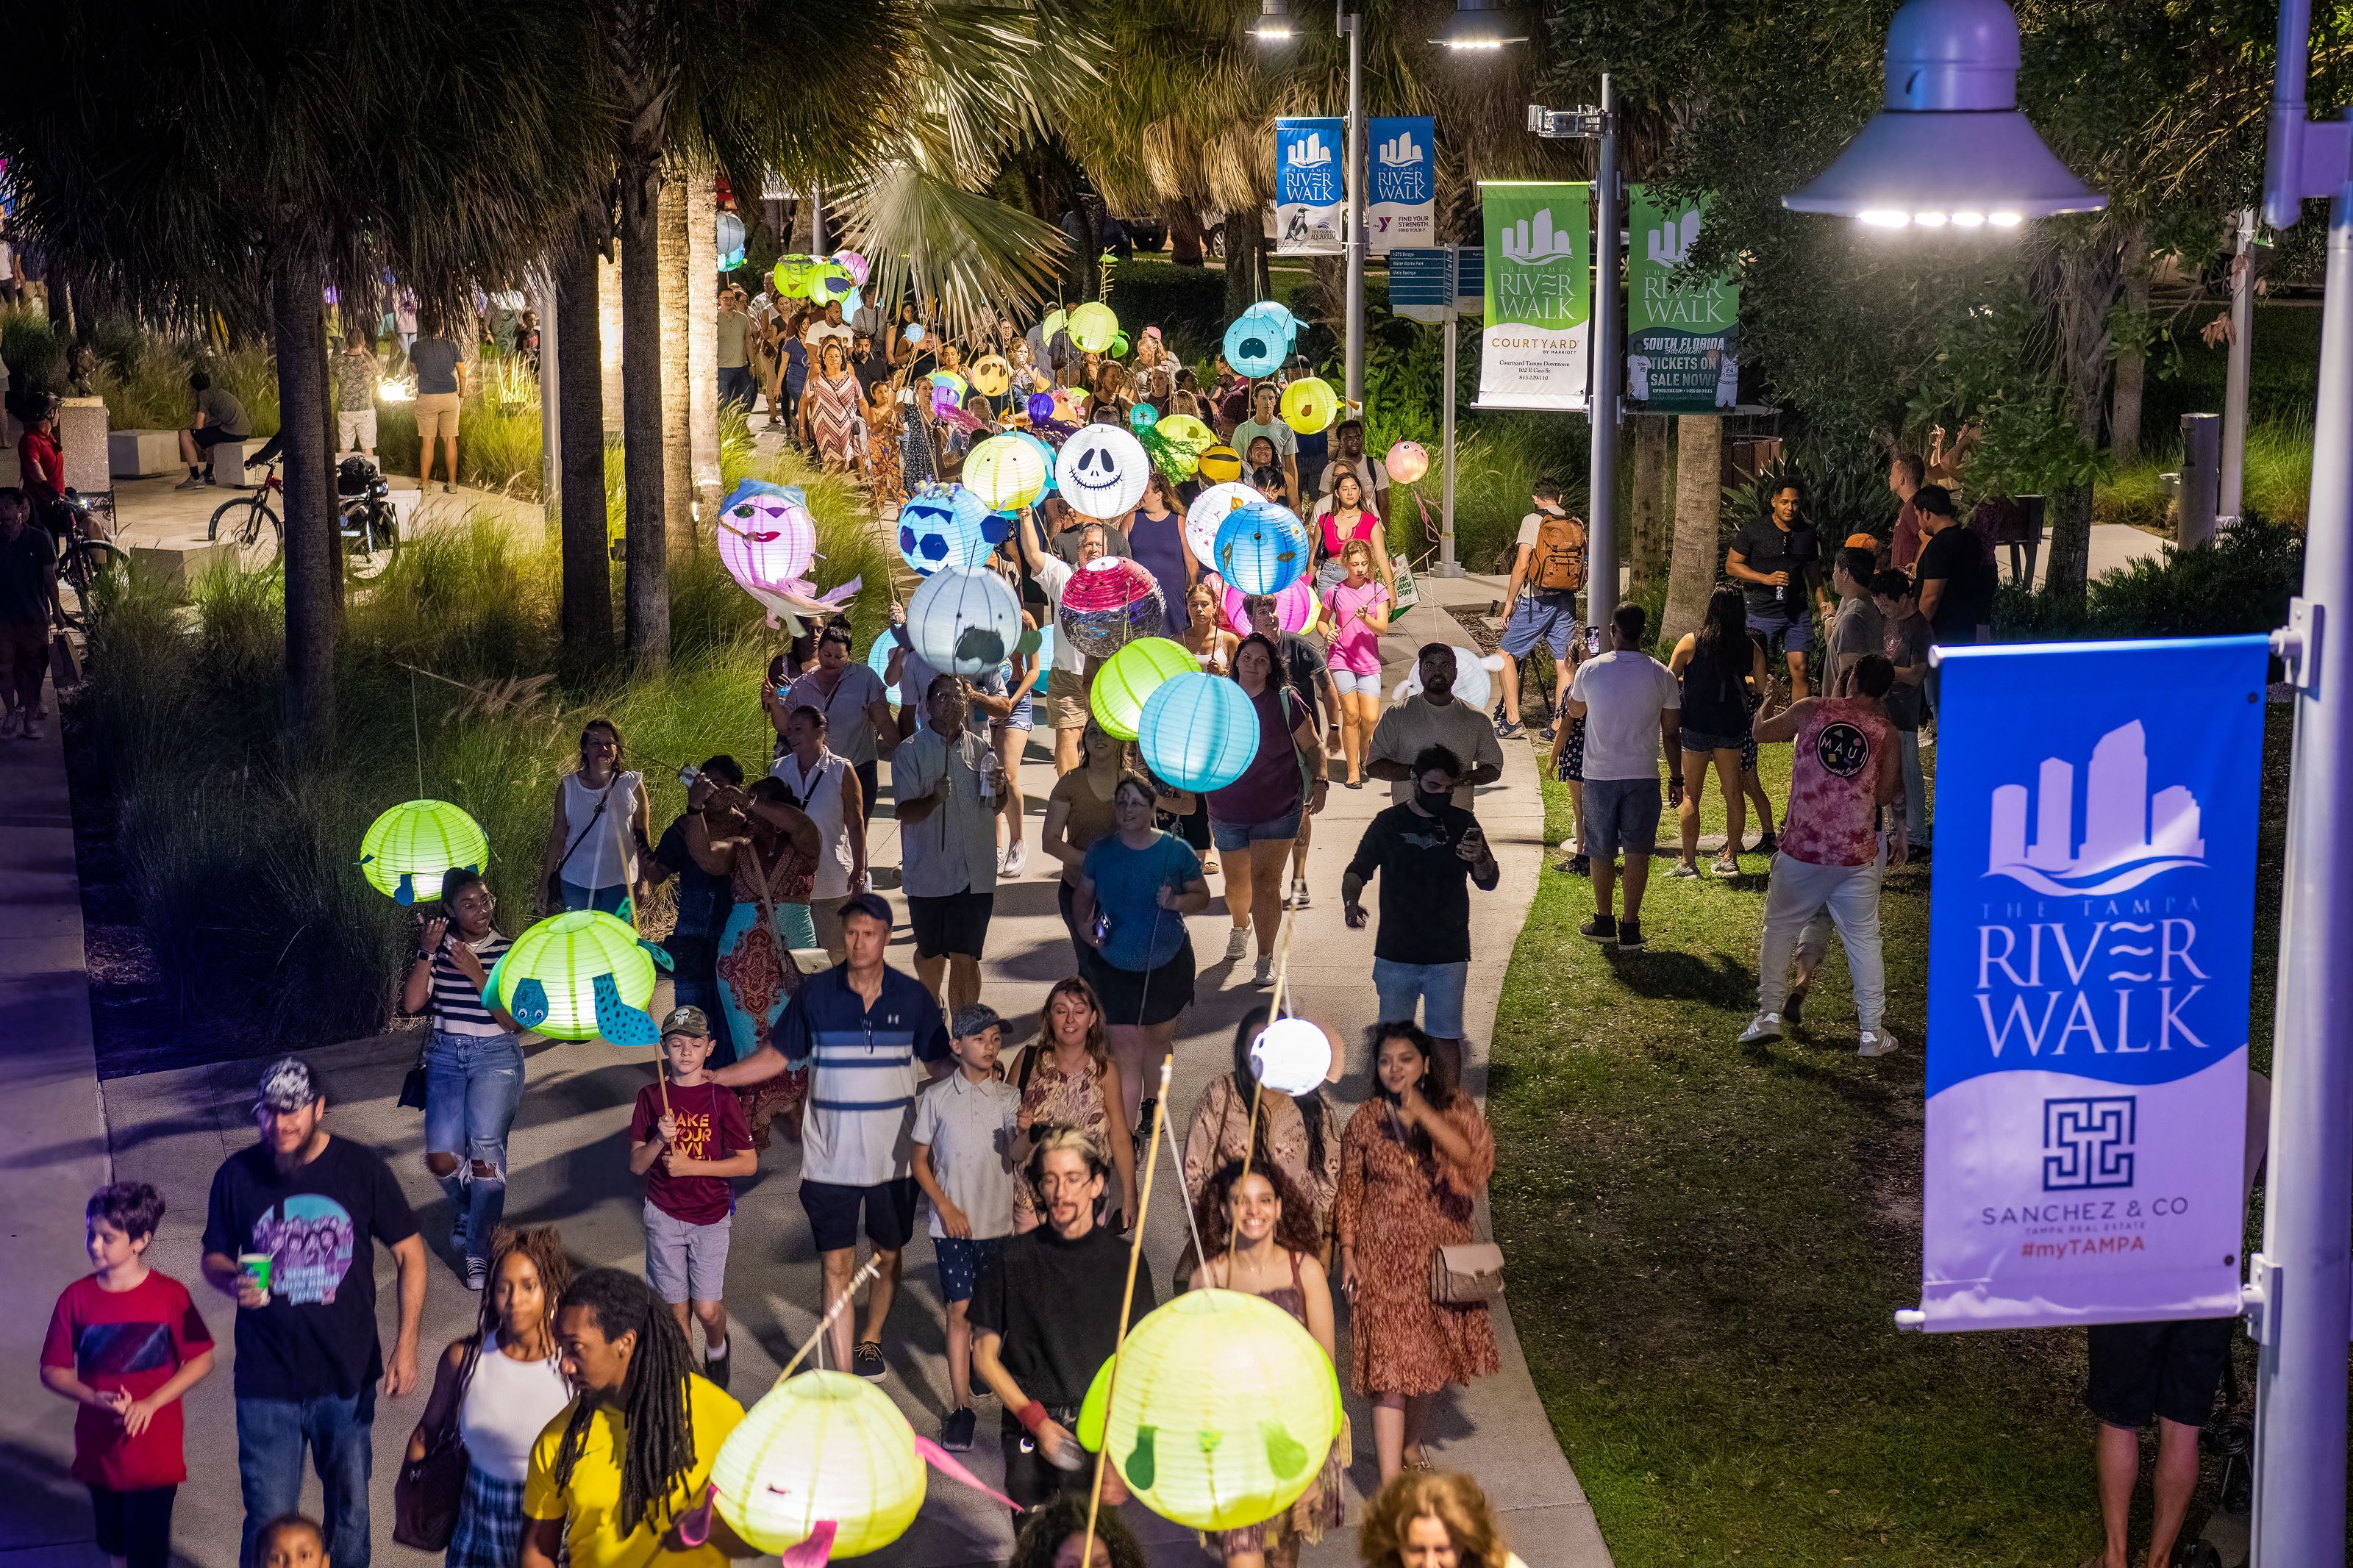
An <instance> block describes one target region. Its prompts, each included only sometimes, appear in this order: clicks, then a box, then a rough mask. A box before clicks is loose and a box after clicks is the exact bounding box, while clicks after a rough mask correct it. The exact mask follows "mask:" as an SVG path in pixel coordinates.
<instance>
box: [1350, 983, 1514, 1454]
mask: <svg viewBox="0 0 2353 1568" xmlns="http://www.w3.org/2000/svg"><path fill="white" fill-rule="evenodd" d="M1366 1046H1367V1047H1368V1048H1369V1050H1370V1052H1371V1055H1372V1058H1373V1064H1374V1072H1375V1075H1376V1079H1377V1092H1376V1093H1375V1094H1374V1096H1373V1098H1372V1099H1370V1100H1366V1101H1365V1103H1364V1104H1363V1105H1361V1106H1359V1107H1357V1109H1356V1114H1355V1115H1354V1116H1352V1117H1350V1118H1349V1119H1348V1130H1347V1131H1346V1132H1345V1133H1344V1134H1342V1136H1341V1140H1340V1195H1339V1198H1338V1200H1337V1201H1336V1202H1335V1204H1334V1205H1333V1210H1332V1220H1333V1227H1334V1229H1335V1231H1336V1232H1337V1233H1338V1235H1339V1238H1340V1284H1341V1288H1342V1289H1344V1290H1345V1291H1346V1292H1347V1295H1348V1300H1349V1303H1350V1307H1351V1314H1350V1322H1349V1331H1348V1362H1349V1369H1350V1372H1351V1373H1352V1375H1353V1376H1354V1377H1355V1379H1356V1390H1357V1392H1358V1393H1360V1394H1364V1395H1365V1396H1366V1398H1368V1399H1370V1400H1372V1401H1374V1408H1373V1447H1374V1449H1375V1450H1376V1452H1377V1454H1378V1455H1379V1457H1380V1465H1381V1480H1382V1482H1383V1483H1384V1484H1386V1483H1387V1482H1388V1481H1389V1480H1390V1479H1393V1478H1394V1477H1396V1475H1397V1474H1398V1472H1399V1471H1400V1470H1402V1469H1403V1468H1405V1467H1406V1466H1407V1465H1409V1464H1410V1465H1412V1466H1413V1467H1414V1468H1416V1469H1421V1468H1427V1466H1428V1461H1427V1459H1426V1458H1425V1457H1424V1456H1423V1453H1422V1448H1421V1440H1420V1426H1421V1418H1422V1415H1423V1414H1424V1409H1425V1406H1426V1405H1427V1403H1428V1395H1430V1394H1436V1393H1438V1392H1439V1391H1440V1390H1441V1389H1443V1388H1445V1387H1446V1386H1447V1385H1448V1384H1455V1383H1468V1382H1469V1381H1470V1380H1471V1379H1472V1378H1474V1377H1485V1376H1487V1375H1489V1374H1490V1373H1493V1372H1494V1371H1495V1370H1496V1368H1497V1367H1498V1365H1499V1364H1500V1363H1499V1362H1498V1360H1497V1358H1496V1354H1495V1326H1494V1322H1493V1319H1492V1318H1491V1317H1490V1316H1489V1315H1488V1311H1487V1304H1486V1303H1485V1302H1483V1301H1473V1302H1471V1303H1468V1304H1466V1305H1462V1306H1446V1305H1441V1304H1440V1303H1439V1302H1437V1301H1435V1300H1432V1299H1431V1297H1430V1266H1431V1263H1432V1261H1433V1260H1434V1258H1435V1257H1436V1255H1437V1252H1438V1249H1439V1248H1440V1247H1453V1246H1459V1245H1461V1243H1463V1242H1467V1241H1469V1240H1470V1239H1471V1213H1472V1205H1474V1204H1475V1203H1476V1202H1477V1201H1478V1197H1479V1194H1480V1193H1481V1192H1482V1190H1484V1188H1485V1187H1486V1185H1487V1178H1488V1177H1489V1176H1490V1175H1492V1174H1493V1173H1494V1169H1495V1140H1494V1135H1493V1133H1491V1132H1489V1131H1487V1122H1486V1120H1485V1118H1483V1117H1482V1116H1481V1115H1480V1114H1479V1108H1478V1107H1477V1106H1475V1105H1473V1104H1472V1102H1471V1097H1470V1096H1469V1095H1467V1094H1464V1093H1462V1092H1461V1090H1459V1089H1455V1088H1454V1087H1453V1086H1452V1085H1451V1084H1450V1083H1448V1082H1447V1081H1446V1079H1445V1075H1444V1073H1443V1071H1442V1070H1441V1069H1440V1068H1439V1066H1438V1063H1437V1058H1436V1056H1435V1054H1434V1052H1435V1048H1434V1047H1433V1046H1432V1044H1431V1042H1430V1037H1429V1036H1428V1035H1425V1034H1423V1033H1422V1032H1421V1031H1420V1030H1419V1029H1418V1028H1416V1027H1415V1026H1413V1025H1411V1024H1398V1023H1391V1024H1376V1025H1374V1026H1372V1027H1371V1028H1370V1029H1368V1030H1366Z"/></svg>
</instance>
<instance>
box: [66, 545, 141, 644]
mask: <svg viewBox="0 0 2353 1568" xmlns="http://www.w3.org/2000/svg"><path fill="white" fill-rule="evenodd" d="M130 579H131V557H130V556H128V555H126V554H125V553H123V552H121V551H120V550H118V549H116V548H115V547H114V546H113V545H111V544H109V543H107V542H106V541H104V540H102V539H78V540H76V541H74V542H73V543H71V544H69V545H68V546H67V547H66V552H65V558H64V559H63V560H61V561H59V562H58V587H59V588H61V589H62V588H70V589H72V590H73V594H72V596H71V599H70V601H69V602H66V603H65V612H66V624H67V625H69V626H72V627H73V628H74V629H75V630H76V631H88V630H89V629H90V612H91V609H92V607H93V606H94V605H99V604H102V603H104V602H105V600H106V599H107V598H108V597H109V595H112V594H114V593H117V592H119V591H120V590H121V587H122V585H123V584H125V583H127V582H129V581H130ZM58 599H59V600H60V601H66V600H67V595H64V594H62V593H60V594H59V595H58Z"/></svg>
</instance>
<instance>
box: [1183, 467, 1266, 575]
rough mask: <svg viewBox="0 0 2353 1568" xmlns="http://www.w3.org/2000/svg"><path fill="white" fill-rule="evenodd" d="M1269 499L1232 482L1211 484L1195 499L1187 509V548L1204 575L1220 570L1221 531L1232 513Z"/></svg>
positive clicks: (1238, 483) (1238, 480)
mask: <svg viewBox="0 0 2353 1568" xmlns="http://www.w3.org/2000/svg"><path fill="white" fill-rule="evenodd" d="M1265 499H1266V497H1265V496H1264V495H1263V494H1262V493H1261V492H1260V491H1259V490H1257V489H1253V488H1251V487H1250V486H1249V485H1246V484H1243V483H1242V482H1241V481H1240V479H1229V480H1228V481H1227V482H1226V483H1224V484H1221V485H1211V486H1210V487H1209V488H1208V489H1205V490H1203V491H1202V492H1201V493H1200V494H1199V495H1197V496H1195V497H1194V498H1193V504H1192V505H1190V506H1188V507H1187V508H1186V509H1185V548H1186V549H1187V550H1189V551H1191V552H1193V559H1194V560H1196V561H1198V562H1199V563H1201V570H1202V571H1204V572H1215V571H1216V570H1217V569H1218V554H1217V549H1218V529H1219V525H1220V524H1222V523H1223V522H1224V521H1226V517H1227V515H1228V514H1229V513H1230V512H1235V511H1239V510H1241V509H1242V508H1243V507H1246V506H1249V505H1250V503H1251V502H1253V501H1262V500H1265Z"/></svg>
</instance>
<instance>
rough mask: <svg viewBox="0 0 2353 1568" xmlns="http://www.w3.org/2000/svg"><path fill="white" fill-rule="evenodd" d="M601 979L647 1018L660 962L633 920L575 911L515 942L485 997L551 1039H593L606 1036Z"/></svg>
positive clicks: (554, 918) (600, 912) (548, 921)
mask: <svg viewBox="0 0 2353 1568" xmlns="http://www.w3.org/2000/svg"><path fill="white" fill-rule="evenodd" d="M624 831H626V829H625V830H624ZM600 980H601V981H603V982H604V983H605V984H606V985H607V987H609V988H610V989H611V990H612V991H613V993H614V994H615V995H616V997H617V1000H618V1003H619V1005H621V1006H623V1007H626V1008H630V1009H635V1010H636V1011H637V1012H638V1016H640V1017H642V1016H644V1009H645V1006H646V1004H648V1003H649V1002H650V1001H652V1000H653V995H654V961H653V957H652V955H651V954H650V953H649V952H647V951H646V949H645V947H644V946H643V945H642V944H641V943H640V942H638V933H637V931H636V928H634V927H632V926H631V925H629V924H628V922H627V921H620V920H617V919H615V918H614V917H613V916H611V915H608V914H606V913H605V912H604V911H603V910H572V911H570V912H569V913H566V914H560V915H551V916H549V917H548V918H547V919H545V920H543V921H540V922H539V923H538V924H536V925H534V926H533V927H532V928H531V929H530V930H528V931H524V932H523V933H522V935H521V936H519V937H517V938H515V940H514V945H513V946H512V947H510V948H508V949H507V951H506V955H505V956H504V957H502V958H501V959H500V960H499V963H498V967H497V968H495V969H493V970H492V971H491V975H490V984H488V985H487V986H485V987H484V988H483V991H484V999H485V1000H486V1001H487V1002H489V1003H490V1004H491V1005H494V1006H498V1007H502V1008H504V1009H505V1010H506V1012H507V1013H508V1014H509V1016H512V1018H513V1019H514V1020H515V1022H516V1023H518V1024H521V1025H522V1026H523V1027H525V1028H527V1029H530V1030H532V1031H533V1032H535V1033H537V1034H541V1035H544V1036H546V1037H548V1038H549V1039H551V1040H593V1039H595V1038H596V1037H597V1036H598V1035H599V1034H603V1033H605V1030H604V1028H603V1026H602V1025H601V1022H600V1019H599V1017H598V1013H597V1005H596V1004H597V995H596V992H597V984H596V983H597V982H598V981H600ZM609 1012H610V1007H609V1005H608V1008H607V1013H608V1015H609ZM647 1027H648V1028H650V1027H651V1023H650V1021H649V1023H648V1024H647ZM607 1037H608V1038H609V1036H607ZM649 1043H650V1042H649Z"/></svg>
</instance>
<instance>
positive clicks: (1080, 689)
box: [1046, 669, 1087, 730]
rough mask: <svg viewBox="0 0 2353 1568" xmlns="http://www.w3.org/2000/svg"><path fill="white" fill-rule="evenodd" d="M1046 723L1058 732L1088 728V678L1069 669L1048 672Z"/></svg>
mask: <svg viewBox="0 0 2353 1568" xmlns="http://www.w3.org/2000/svg"><path fill="white" fill-rule="evenodd" d="M1046 722H1047V723H1048V724H1049V725H1050V726H1051V727H1052V728H1054V729H1057V730H1083V729H1085V728H1086V727H1087V678H1086V676H1085V675H1083V674H1079V675H1073V674H1071V672H1070V671H1069V670H1067V669H1052V670H1049V671H1047V672H1046Z"/></svg>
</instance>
